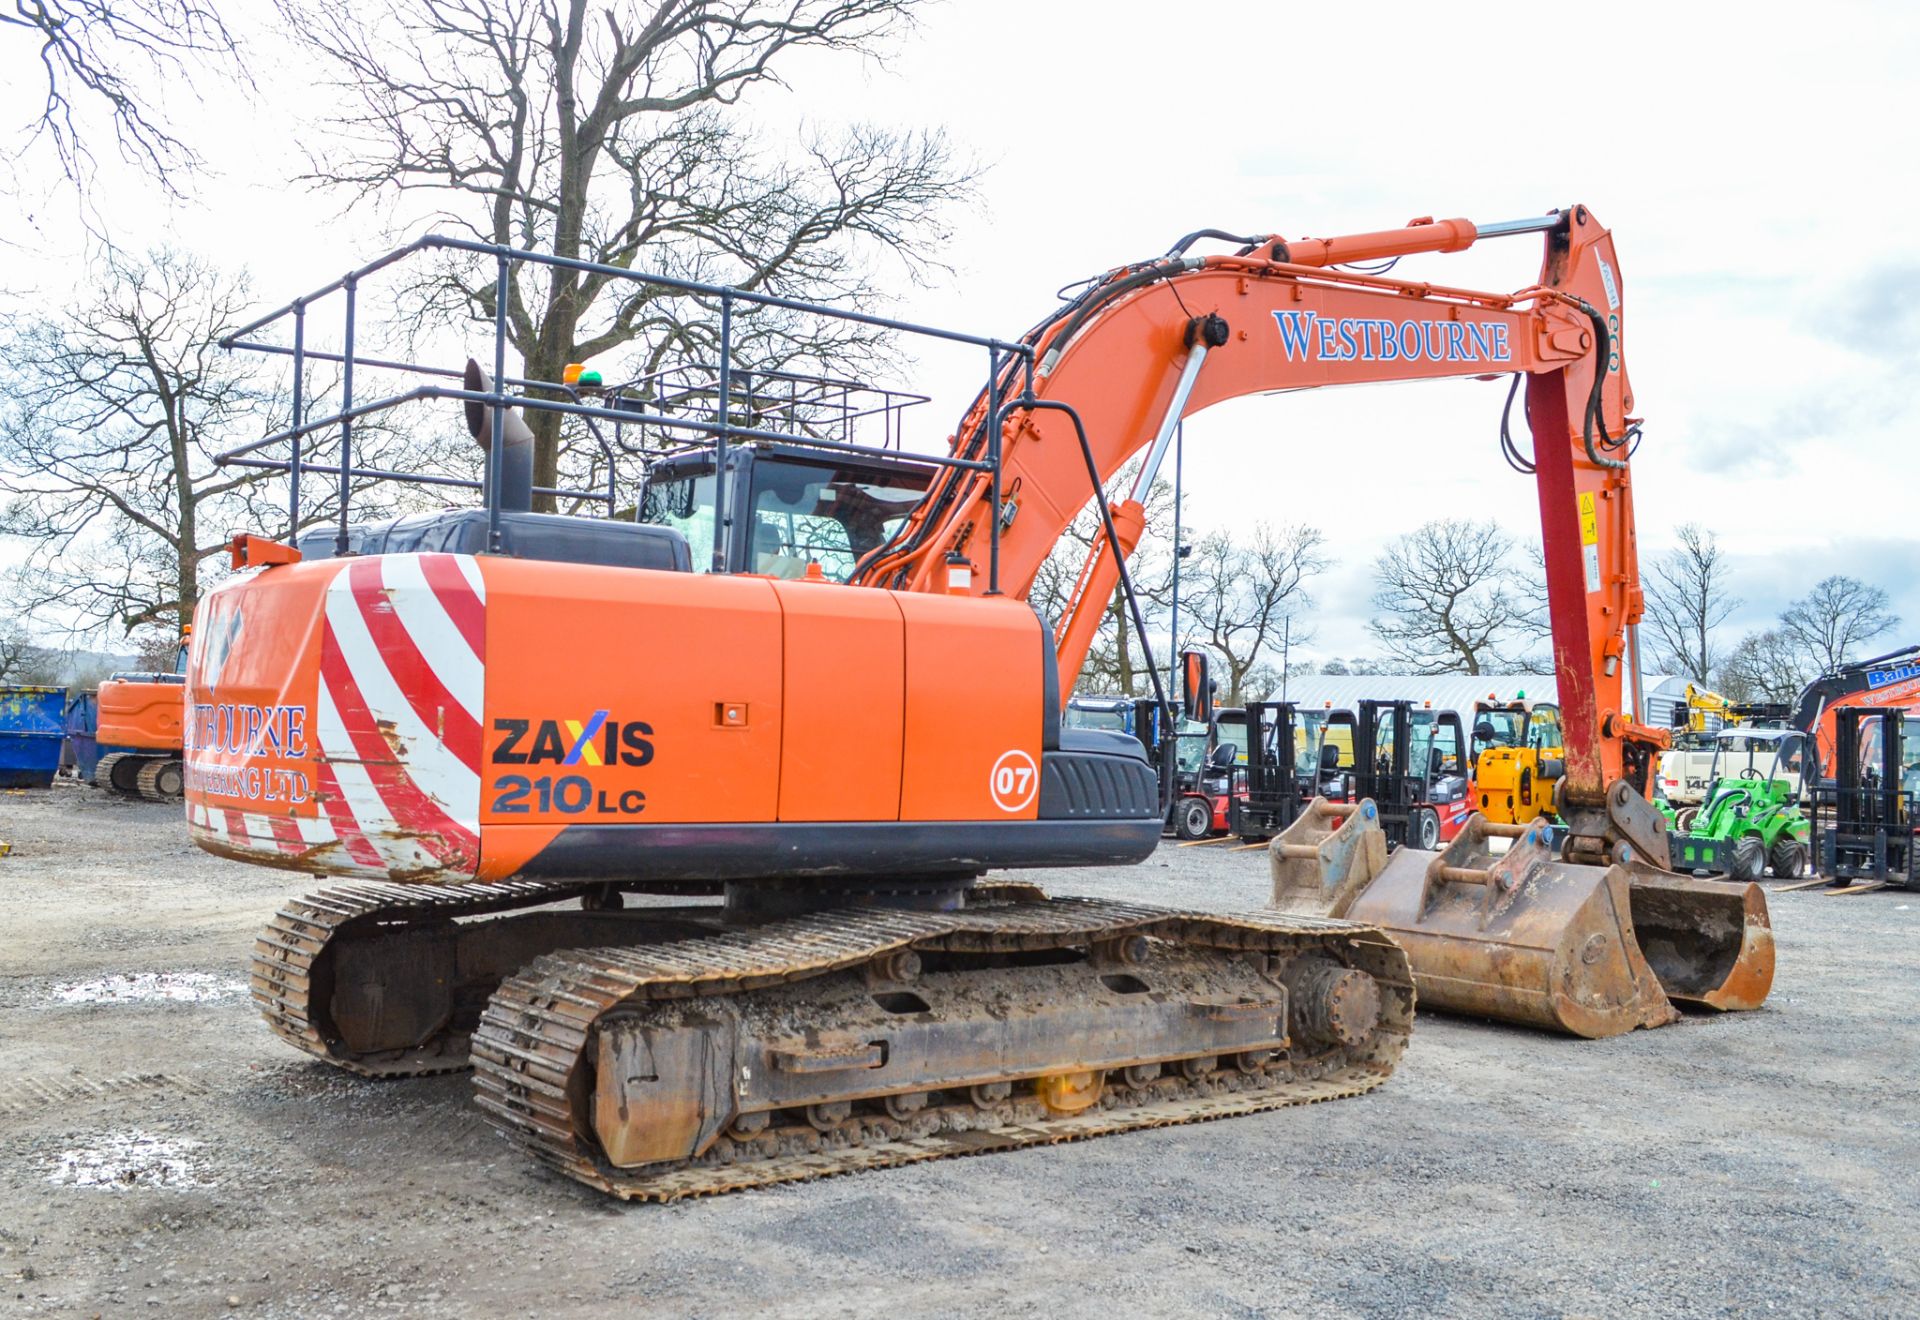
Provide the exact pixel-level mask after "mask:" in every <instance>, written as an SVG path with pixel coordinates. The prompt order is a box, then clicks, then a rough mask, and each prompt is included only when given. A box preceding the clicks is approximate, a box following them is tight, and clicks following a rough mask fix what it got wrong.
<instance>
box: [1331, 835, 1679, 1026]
mask: <svg viewBox="0 0 1920 1320" xmlns="http://www.w3.org/2000/svg"><path fill="white" fill-rule="evenodd" d="M1497 838H1506V839H1509V840H1511V843H1510V846H1509V847H1508V848H1507V850H1506V851H1505V852H1504V853H1500V854H1495V853H1494V852H1493V850H1492V848H1491V847H1490V846H1489V844H1490V841H1491V840H1493V839H1497ZM1551 839H1552V834H1551V831H1549V830H1548V829H1547V827H1546V826H1545V825H1544V824H1542V823H1539V822H1535V823H1534V824H1531V825H1524V826H1523V825H1498V824H1494V823H1493V822H1490V821H1488V820H1486V819H1485V818H1483V817H1480V816H1475V817H1473V818H1472V819H1471V820H1469V821H1468V822H1467V825H1466V827H1465V828H1464V829H1463V830H1462V831H1461V832H1460V834H1459V836H1458V837H1456V838H1455V839H1454V841H1453V842H1452V843H1451V844H1449V845H1448V846H1447V848H1446V849H1445V850H1444V851H1442V852H1438V853H1431V852H1423V851H1420V850H1418V849H1414V848H1402V849H1400V850H1399V851H1397V852H1395V853H1394V854H1393V856H1392V858H1391V859H1390V860H1389V861H1388V863H1387V865H1386V868H1385V869H1384V870H1383V871H1381V873H1380V875H1379V876H1378V877H1377V878H1376V879H1375V880H1374V881H1373V883H1372V884H1370V885H1368V886H1366V887H1365V888H1364V889H1363V890H1361V891H1360V892H1359V893H1358V894H1356V895H1355V896H1354V898H1353V901H1352V902H1351V903H1349V904H1348V905H1347V906H1346V909H1345V910H1344V911H1342V912H1340V913H1338V914H1337V915H1339V916H1342V917H1346V918H1348V919H1350V920H1353V921H1363V922H1370V923H1372V924H1374V925H1378V926H1382V927H1384V928H1385V929H1386V930H1387V933H1388V934H1390V935H1392V936H1393V938H1394V941H1395V942H1396V943H1398V944H1399V945H1400V946H1401V947H1402V948H1404V949H1405V950H1406V951H1407V956H1408V958H1409V959H1410V960H1411V961H1412V963H1413V974H1414V984H1415V985H1416V986H1417V987H1418V990H1419V994H1420V999H1421V1002H1422V1003H1424V1004H1426V1005H1427V1006H1429V1007H1433V1008H1441V1009H1445V1010H1447V1011H1449V1012H1453V1013H1464V1014H1470V1015H1472V1016H1476V1017H1489V1018H1497V1019H1499V1020H1501V1021H1504V1022H1518V1023H1522V1024H1524V1025H1527V1026H1534V1027H1544V1028H1547V1029H1549V1030H1554V1031H1565V1032H1569V1033H1571V1034H1572V1035H1575V1036H1585V1037H1588V1038H1590V1039H1598V1038H1601V1037H1605V1036H1617V1035H1620V1034H1622V1033H1624V1032H1628V1031H1632V1030H1633V1029H1634V1028H1635V1027H1658V1026H1664V1025H1665V1024H1666V1023H1669V1022H1671V1021H1673V1020H1674V1018H1676V1017H1677V1016H1678V1013H1677V1012H1676V1011H1675V1009H1674V1007H1673V1004H1672V1003H1671V1002H1669V1000H1668V999H1667V996H1666V994H1665V993H1664V992H1663V991H1662V988H1661V982H1660V979H1659V977H1658V976H1657V975H1656V973H1655V970H1654V968H1653V967H1652V965H1651V964H1650V963H1649V961H1648V958H1647V956H1646V954H1645V953H1644V952H1643V951H1642V949H1641V947H1640V942H1639V940H1638V938H1637V937H1636V935H1635V931H1634V922H1633V916H1634V905H1633V899H1632V884H1631V880H1630V877H1629V873H1628V871H1627V870H1626V868H1624V867H1620V866H1606V867H1601V866H1579V865H1574V864H1572V863H1568V862H1562V861H1558V860H1556V858H1555V856H1554V853H1553V849H1552V844H1551Z"/></svg>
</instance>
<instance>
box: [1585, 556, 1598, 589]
mask: <svg viewBox="0 0 1920 1320" xmlns="http://www.w3.org/2000/svg"><path fill="white" fill-rule="evenodd" d="M1587 590H1588V591H1598V590H1600V547H1599V546H1597V545H1590V546H1588V547H1587Z"/></svg>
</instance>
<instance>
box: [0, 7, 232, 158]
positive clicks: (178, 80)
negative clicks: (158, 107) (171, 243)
mask: <svg viewBox="0 0 1920 1320" xmlns="http://www.w3.org/2000/svg"><path fill="white" fill-rule="evenodd" d="M0 27H7V28H11V29H14V30H15V36H16V37H17V38H19V39H23V40H28V41H35V40H37V41H38V42H39V43H40V50H39V56H40V66H41V69H42V71H43V72H44V74H45V77H46V94H45V96H44V98H43V99H42V102H41V107H40V114H39V116H38V117H37V118H36V119H35V120H34V123H33V127H32V130H31V136H32V137H33V138H35V139H37V138H40V137H43V136H44V137H45V138H47V139H48V140H49V141H51V143H52V144H53V150H54V153H55V155H56V156H57V157H58V159H59V161H60V166H61V169H62V170H63V172H64V173H65V174H66V176H67V178H68V180H69V181H70V182H72V183H73V184H74V185H75V186H76V187H79V188H82V189H84V188H85V186H86V183H87V181H88V180H89V178H90V177H91V176H92V173H93V169H94V165H95V160H94V155H93V151H92V149H91V148H90V147H89V146H88V141H87V139H88V137H89V134H88V133H87V132H86V130H85V127H84V124H85V121H86V120H87V118H88V115H89V112H90V111H92V110H104V111H105V112H106V114H107V116H108V118H109V120H110V121H111V124H112V130H113V134H114V139H115V142H116V144H117V145H118V147H119V150H120V155H121V157H122V158H123V159H125V160H128V161H131V162H133V163H134V164H136V165H138V166H140V167H141V168H142V169H143V170H145V171H146V173H148V174H149V175H151V176H152V177H153V178H154V179H155V180H156V181H158V182H159V183H160V184H161V185H162V186H163V187H165V188H166V189H167V190H168V191H170V192H173V193H175V194H176V195H178V194H179V192H180V188H179V179H180V178H181V177H182V175H183V173H184V172H186V171H188V170H190V169H192V168H195V167H197V166H198V165H199V164H200V157H199V154H198V153H197V152H195V151H194V149H193V148H192V147H191V146H190V145H189V144H188V143H186V142H184V141H182V140H181V139H180V138H179V137H177V136H175V134H174V132H173V130H172V129H171V128H169V127H168V126H167V124H166V122H165V120H164V119H162V118H159V117H157V115H156V112H155V111H154V109H153V106H152V101H153V100H154V99H155V98H154V97H153V96H152V95H151V90H152V89H151V88H149V87H146V86H143V85H142V84H143V81H145V80H151V81H154V82H159V81H165V82H167V83H170V84H172V85H174V86H182V85H191V84H190V80H191V76H192V73H193V67H194V65H195V64H196V63H198V62H199V61H200V59H202V58H203V57H208V56H212V57H216V58H218V59H220V60H221V61H222V63H224V64H225V65H226V66H227V68H228V69H229V70H230V71H231V72H235V73H239V74H241V76H244V70H242V69H241V67H240V63H239V59H238V54H239V50H238V47H237V45H236V44H235V42H234V39H233V34H232V33H231V32H229V31H228V30H227V26H226V24H225V23H223V22H222V21H221V19H220V15H219V13H218V12H217V11H216V10H215V9H214V7H213V6H212V5H210V4H207V3H205V0H13V4H12V12H11V13H8V12H5V11H3V10H0ZM83 104H84V108H83ZM76 114H77V115H78V117H77V118H76Z"/></svg>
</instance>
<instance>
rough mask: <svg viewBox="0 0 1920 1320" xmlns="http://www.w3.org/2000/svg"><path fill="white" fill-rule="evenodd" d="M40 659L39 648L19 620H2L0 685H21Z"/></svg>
mask: <svg viewBox="0 0 1920 1320" xmlns="http://www.w3.org/2000/svg"><path fill="white" fill-rule="evenodd" d="M37 659H38V648H37V647H35V646H34V644H33V639H32V638H31V637H29V636H27V630H26V628H25V626H23V625H22V624H21V622H20V621H19V620H18V619H0V683H19V682H22V681H24V680H23V678H22V675H24V674H25V673H26V670H27V668H28V666H30V665H31V664H33V663H34V662H35V661H36V660H37Z"/></svg>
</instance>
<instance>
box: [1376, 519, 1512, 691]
mask: <svg viewBox="0 0 1920 1320" xmlns="http://www.w3.org/2000/svg"><path fill="white" fill-rule="evenodd" d="M1512 548H1513V538H1512V537H1511V536H1509V535H1508V534H1507V533H1506V532H1504V531H1502V530H1501V529H1500V527H1499V524H1497V523H1495V522H1494V521H1492V520H1491V519H1489V520H1487V521H1485V522H1468V521H1466V520H1465V519H1460V518H1441V519H1437V520H1435V521H1433V522H1429V523H1423V524H1422V525H1421V526H1419V527H1418V528H1416V529H1414V530H1413V531H1412V532H1409V533H1408V534H1407V535H1405V536H1403V537H1401V538H1400V539H1399V540H1397V541H1395V542H1394V543H1393V544H1391V545H1390V546H1388V547H1387V552H1386V553H1385V554H1384V555H1382V556H1381V557H1380V558H1379V559H1378V560H1376V561H1375V562H1374V579H1375V581H1376V583H1377V584H1378V589H1377V590H1376V591H1375V592H1374V595H1373V604H1374V608H1376V609H1378V610H1379V611H1380V614H1381V617H1380V618H1378V619H1375V620H1374V621H1373V622H1372V623H1371V624H1370V625H1369V627H1370V629H1371V631H1372V632H1373V635H1374V636H1375V637H1377V638H1379V639H1380V643H1381V645H1382V646H1384V647H1385V648H1386V650H1387V655H1388V657H1389V658H1390V659H1392V660H1393V661H1395V662H1397V663H1400V664H1404V665H1406V666H1407V667H1408V672H1410V673H1415V674H1479V673H1484V672H1486V670H1487V668H1488V666H1490V665H1493V664H1496V663H1497V662H1498V658H1499V651H1500V647H1501V645H1502V643H1503V642H1504V641H1505V639H1506V638H1507V636H1508V635H1509V633H1510V631H1511V630H1512V628H1513V621H1514V616H1515V613H1516V609H1515V606H1514V603H1513V600H1512V597H1511V596H1510V594H1509V588H1508V586H1507V585H1506V572H1505V564H1506V559H1507V553H1508V551H1509V550H1511V549H1512Z"/></svg>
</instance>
